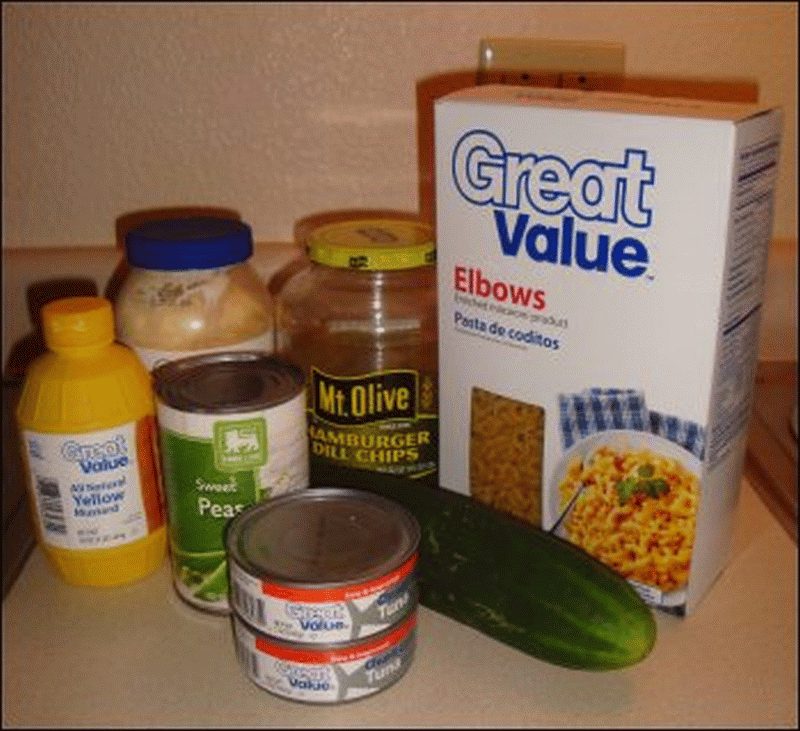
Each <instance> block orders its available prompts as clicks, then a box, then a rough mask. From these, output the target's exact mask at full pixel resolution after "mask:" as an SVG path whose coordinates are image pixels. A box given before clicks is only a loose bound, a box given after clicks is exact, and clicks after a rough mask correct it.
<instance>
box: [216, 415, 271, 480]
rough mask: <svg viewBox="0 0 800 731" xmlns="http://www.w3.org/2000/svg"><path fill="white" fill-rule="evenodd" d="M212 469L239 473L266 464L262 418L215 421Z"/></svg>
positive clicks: (265, 427)
mask: <svg viewBox="0 0 800 731" xmlns="http://www.w3.org/2000/svg"><path fill="white" fill-rule="evenodd" d="M214 457H215V466H216V468H217V469H218V470H222V471H223V472H239V471H240V470H243V469H253V468H254V467H260V466H261V465H263V464H266V463H267V423H266V422H265V421H264V419H245V420H243V421H218V422H217V423H216V424H214Z"/></svg>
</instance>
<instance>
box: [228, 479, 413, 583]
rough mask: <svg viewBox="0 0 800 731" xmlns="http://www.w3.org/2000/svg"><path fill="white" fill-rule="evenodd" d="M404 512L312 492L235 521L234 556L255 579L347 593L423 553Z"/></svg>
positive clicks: (368, 497) (343, 493)
mask: <svg viewBox="0 0 800 731" xmlns="http://www.w3.org/2000/svg"><path fill="white" fill-rule="evenodd" d="M419 540H420V528H419V524H418V523H417V521H416V519H415V518H414V516H413V515H412V514H411V513H409V512H408V511H407V510H406V509H405V508H403V507H401V506H400V505H398V504H397V503H394V502H392V501H390V500H387V499H386V498H383V497H380V496H379V495H375V494H373V493H371V492H367V491H366V490H353V489H347V488H328V487H324V488H323V487H314V488H308V489H305V490H300V491H298V492H293V493H289V494H287V495H282V496H280V497H277V498H274V499H272V500H268V501H266V502H262V503H257V504H256V505H253V506H251V507H250V508H248V509H247V510H245V511H244V512H242V513H240V514H239V515H237V516H236V517H235V518H234V519H233V520H232V521H231V523H230V525H229V528H228V534H227V538H226V543H227V548H228V556H229V558H230V559H231V560H232V561H234V562H235V563H236V564H238V565H239V567H240V568H242V569H243V570H244V571H246V572H247V573H248V574H250V575H251V576H253V577H255V578H258V579H261V580H266V579H269V580H271V581H277V582H280V583H283V584H286V585H287V586H290V587H302V588H306V589H310V588H322V587H330V588H333V587H343V586H347V585H349V584H358V583H361V582H364V581H369V580H371V579H375V578H379V577H382V576H384V575H385V574H387V573H389V572H391V571H392V570H393V569H396V568H398V567H399V566H401V565H402V564H403V563H405V562H406V561H407V560H408V559H409V558H410V557H411V556H412V555H414V553H415V552H416V551H417V548H418V546H419Z"/></svg>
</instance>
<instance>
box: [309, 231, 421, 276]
mask: <svg viewBox="0 0 800 731" xmlns="http://www.w3.org/2000/svg"><path fill="white" fill-rule="evenodd" d="M308 256H309V258H310V259H311V260H312V261H315V262H317V263H318V264H324V265H325V266H329V267H335V268H337V269H361V270H364V271H380V270H383V271H388V270H393V269H412V268H415V267H421V266H427V265H430V264H433V263H435V261H436V243H435V237H434V234H433V229H432V228H431V227H430V226H428V225H427V224H425V223H422V222H419V221H405V220H402V219H389V218H386V219H382V218H381V219H361V220H353V221H339V222H337V223H331V224H328V225H325V226H321V227H320V228H318V229H316V230H315V231H313V232H312V233H311V234H310V235H309V237H308Z"/></svg>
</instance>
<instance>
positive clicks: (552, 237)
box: [494, 210, 649, 277]
mask: <svg viewBox="0 0 800 731" xmlns="http://www.w3.org/2000/svg"><path fill="white" fill-rule="evenodd" d="M494 218H495V223H496V226H497V237H498V240H499V243H500V251H501V252H502V254H503V255H504V256H517V254H518V253H519V249H520V244H521V243H522V240H523V237H524V240H525V251H526V253H527V254H528V256H529V257H530V259H531V260H532V261H535V262H545V263H548V264H559V265H561V266H568V267H569V266H575V267H577V268H578V269H583V270H584V271H597V272H606V271H608V269H609V266H611V268H612V269H613V270H614V271H615V272H617V274H621V275H622V276H624V277H639V276H641V275H642V274H644V273H645V272H646V271H647V266H648V264H649V254H648V251H647V247H646V246H645V245H644V244H643V243H642V242H641V241H639V239H636V238H633V237H632V236H626V237H624V238H621V239H619V240H618V241H612V239H611V237H610V236H609V235H608V234H602V233H601V234H596V235H595V236H593V237H590V235H589V234H588V233H587V232H586V231H581V230H580V229H576V228H575V221H574V219H573V218H572V217H570V216H565V217H564V218H563V219H562V221H561V226H546V225H545V224H543V223H534V224H532V225H531V226H530V227H529V228H528V229H527V231H525V228H526V227H527V226H528V222H529V221H530V217H529V216H528V214H525V213H518V214H516V220H515V222H514V225H513V227H512V228H511V229H510V228H509V222H508V214H506V213H505V212H504V211H500V210H495V211H494ZM512 229H513V233H511V234H509V230H512Z"/></svg>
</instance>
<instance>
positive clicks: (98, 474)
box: [16, 297, 166, 586]
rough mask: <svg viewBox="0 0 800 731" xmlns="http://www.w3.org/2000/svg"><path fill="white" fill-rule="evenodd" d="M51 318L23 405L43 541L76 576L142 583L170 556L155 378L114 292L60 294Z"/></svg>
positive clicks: (54, 559) (61, 570)
mask: <svg viewBox="0 0 800 731" xmlns="http://www.w3.org/2000/svg"><path fill="white" fill-rule="evenodd" d="M42 324H43V330H44V338H45V343H46V345H47V348H48V352H46V353H45V354H43V355H41V356H40V357H39V358H37V359H36V360H35V361H34V362H33V363H31V365H30V366H29V368H28V372H27V374H26V378H25V382H24V384H23V389H22V394H21V395H20V400H19V404H18V406H17V411H16V417H17V425H18V427H19V432H20V437H21V442H22V455H23V459H24V462H25V465H26V472H27V474H26V477H27V486H28V495H29V498H30V500H31V504H32V515H33V516H34V522H35V524H36V532H37V537H38V540H39V544H40V546H41V548H42V550H43V551H44V553H45V554H46V556H47V557H48V559H49V560H50V563H51V564H52V565H53V568H54V569H55V570H56V572H57V573H58V574H59V575H60V576H61V577H62V578H63V579H64V580H65V581H66V582H68V583H70V584H77V585H85V586H114V585H119V584H126V583H130V582H133V581H137V580H139V579H141V578H143V577H145V576H146V575H148V574H149V573H151V572H152V571H154V570H155V569H156V568H157V567H158V566H159V565H160V564H161V563H162V561H163V560H164V557H165V555H166V530H165V525H164V508H163V501H162V499H161V493H160V488H159V483H158V471H157V470H158V461H157V456H156V454H157V453H156V446H155V445H156V440H155V400H154V395H153V391H152V387H151V382H150V376H149V374H148V372H147V370H146V369H145V367H144V366H143V365H142V364H141V363H140V362H139V360H138V358H137V357H136V355H135V354H134V353H133V351H131V350H130V349H129V348H127V347H126V346H124V345H120V344H119V343H115V342H114V316H113V313H112V307H111V303H110V302H109V301H108V300H106V299H103V298H101V297H68V298H64V299H60V300H56V301H54V302H50V303H49V304H47V305H45V306H44V307H43V308H42Z"/></svg>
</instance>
